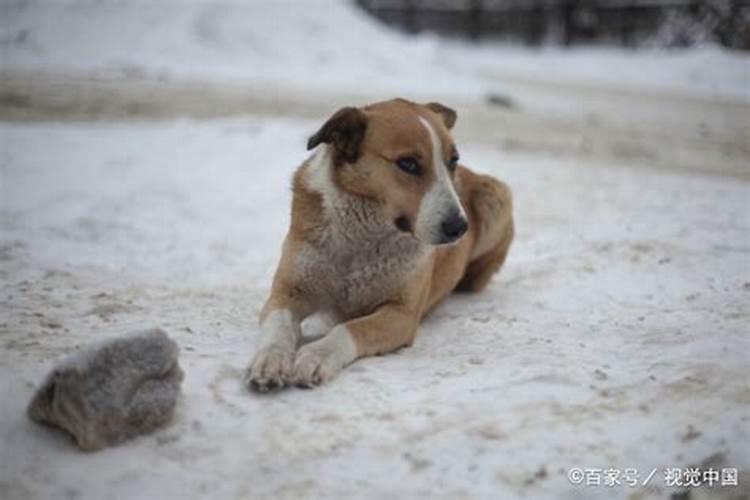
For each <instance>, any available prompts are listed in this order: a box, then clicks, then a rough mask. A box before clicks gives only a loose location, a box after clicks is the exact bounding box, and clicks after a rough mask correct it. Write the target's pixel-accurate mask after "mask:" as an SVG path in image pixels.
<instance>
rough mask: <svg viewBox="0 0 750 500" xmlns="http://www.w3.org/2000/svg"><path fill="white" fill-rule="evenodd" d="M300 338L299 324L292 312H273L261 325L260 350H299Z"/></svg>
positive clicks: (286, 310)
mask: <svg viewBox="0 0 750 500" xmlns="http://www.w3.org/2000/svg"><path fill="white" fill-rule="evenodd" d="M299 338H300V328H299V324H298V323H297V322H296V321H295V320H294V317H293V316H292V313H291V311H289V310H288V309H278V310H276V311H271V313H270V314H269V315H268V316H266V318H265V320H264V321H263V323H261V325H260V335H259V336H258V350H259V351H260V350H262V349H266V348H269V347H281V348H285V349H290V350H294V349H296V348H297V343H298V341H299Z"/></svg>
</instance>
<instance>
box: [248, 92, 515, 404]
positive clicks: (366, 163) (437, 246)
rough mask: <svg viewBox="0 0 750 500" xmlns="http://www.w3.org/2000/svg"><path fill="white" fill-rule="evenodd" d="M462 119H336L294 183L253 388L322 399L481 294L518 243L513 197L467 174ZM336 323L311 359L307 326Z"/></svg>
mask: <svg viewBox="0 0 750 500" xmlns="http://www.w3.org/2000/svg"><path fill="white" fill-rule="evenodd" d="M455 122H456V112H455V111H454V110H452V109H450V108H448V107H447V106H444V105H442V104H439V103H435V102H431V103H428V104H424V105H423V104H417V103H414V102H410V101H407V100H405V99H393V100H389V101H383V102H378V103H375V104H371V105H368V106H364V107H362V108H356V107H345V108H342V109H340V110H339V111H337V112H336V113H335V114H334V115H333V116H332V117H331V118H330V119H329V120H328V121H326V122H325V123H324V124H323V126H322V127H321V128H320V129H319V130H318V131H317V132H316V133H315V134H314V135H313V136H312V137H310V140H309V141H308V143H307V149H308V150H312V149H315V151H314V152H313V154H312V156H310V157H309V158H308V159H307V160H306V161H305V162H304V163H303V164H302V165H301V166H300V167H299V168H298V169H297V171H296V173H295V174H294V178H293V184H292V189H293V198H292V214H291V224H290V228H289V232H288V234H287V236H286V239H285V241H284V244H283V249H282V255H281V261H280V263H279V266H278V268H277V270H276V274H275V276H274V278H273V285H272V288H271V294H270V297H269V298H268V300H267V302H266V303H265V305H264V307H263V308H262V310H261V313H260V335H259V340H258V348H257V351H256V354H255V357H254V358H253V360H252V362H251V363H250V366H249V368H248V369H247V371H246V374H245V377H244V379H245V383H246V384H247V385H248V386H249V387H250V388H251V389H254V390H256V391H260V392H266V391H272V390H276V389H280V388H282V387H284V386H286V385H298V386H301V387H314V386H317V385H319V384H321V383H323V382H326V381H328V380H330V379H331V378H333V377H334V376H335V375H336V374H337V373H338V372H339V371H340V370H341V369H342V368H343V367H345V366H346V365H348V364H350V363H352V362H353V361H354V360H356V359H358V358H362V357H366V356H373V355H377V354H385V353H389V352H392V351H395V350H397V349H399V348H401V347H404V346H409V345H411V344H412V342H413V341H414V339H415V337H416V335H417V328H418V326H419V323H420V320H421V319H422V318H423V317H424V316H425V315H426V314H427V313H428V312H429V311H430V310H431V309H433V308H434V307H435V306H436V305H437V304H438V303H439V302H440V301H441V300H442V299H444V298H445V297H446V296H447V295H448V294H450V293H451V292H452V291H453V290H460V291H479V290H481V289H483V288H484V287H485V286H486V285H487V282H488V281H489V279H490V277H491V276H492V275H493V274H494V273H495V272H496V271H497V270H498V269H499V268H500V267H501V266H502V264H503V262H504V261H505V258H506V255H507V254H508V250H509V248H510V245H511V242H512V240H513V234H514V226H513V216H512V212H513V207H512V204H513V199H512V193H511V190H510V189H509V188H508V186H507V185H506V184H504V183H502V182H500V181H498V180H496V179H494V178H492V177H490V176H486V175H479V174H476V173H474V172H472V171H471V170H469V169H468V168H466V167H464V166H462V165H459V163H458V162H459V156H458V150H457V149H456V146H455V144H454V142H453V139H452V137H451V134H450V130H451V129H452V128H453V125H454V124H455ZM314 314H325V315H328V316H329V317H330V318H332V319H333V324H334V325H335V326H333V328H332V329H331V330H330V331H329V332H328V333H327V334H326V335H325V336H323V337H322V338H320V339H319V340H315V341H313V342H310V343H308V344H306V345H304V346H302V347H299V344H300V340H301V322H302V321H303V320H304V319H306V318H307V317H309V316H311V315H314Z"/></svg>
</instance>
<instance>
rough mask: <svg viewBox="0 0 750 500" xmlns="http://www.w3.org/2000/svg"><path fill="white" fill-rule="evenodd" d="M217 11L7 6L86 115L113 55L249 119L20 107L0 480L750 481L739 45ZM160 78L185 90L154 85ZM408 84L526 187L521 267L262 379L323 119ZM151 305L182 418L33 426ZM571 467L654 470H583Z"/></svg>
mask: <svg viewBox="0 0 750 500" xmlns="http://www.w3.org/2000/svg"><path fill="white" fill-rule="evenodd" d="M216 5H218V6H219V7H216ZM216 5H214V4H210V3H209V2H205V1H200V2H197V1H190V2H187V1H186V2H174V1H171V2H158V3H151V2H148V3H147V2H135V1H131V2H123V1H105V2H93V1H92V2H88V1H84V0H76V1H75V2H73V1H66V2H59V3H52V2H41V1H37V2H32V1H29V2H6V3H4V4H3V5H2V6H0V14H1V15H0V27H1V28H0V29H1V31H0V44H2V49H3V61H4V63H3V71H4V73H3V74H4V76H7V77H9V78H8V81H10V80H11V78H10V77H13V78H16V77H17V75H19V74H24V72H26V73H25V74H27V75H28V74H33V73H34V72H41V73H38V74H42V73H43V74H44V75H45V78H43V79H40V80H38V81H35V82H30V83H34V84H35V85H38V87H35V88H36V89H39V90H38V93H39V94H43V93H44V92H53V91H54V89H55V87H54V85H52V86H50V82H53V83H54V82H56V81H59V80H55V79H54V78H57V77H60V78H63V76H64V78H66V79H67V80H65V81H67V82H73V83H72V84H70V85H71V86H70V87H66V88H73V87H75V86H78V87H77V88H79V89H80V88H83V89H86V92H83V91H81V92H80V93H79V94H75V99H79V100H72V99H73V98H72V97H71V96H73V95H74V94H73V93H64V92H63V93H61V94H57V95H53V96H52V98H53V99H56V100H57V101H56V102H61V101H65V100H66V99H67V107H65V106H63V107H62V108H60V109H64V110H65V113H68V112H69V113H70V114H71V116H78V115H76V109H73V108H75V107H76V106H82V105H83V104H81V103H84V104H85V103H86V102H87V101H86V99H88V100H89V101H91V103H89V104H90V105H91V106H92V107H94V106H97V105H100V104H101V103H99V102H94V101H96V100H97V99H98V97H97V96H98V94H95V93H93V94H92V93H89V90H91V87H86V86H85V84H84V83H82V82H85V81H86V79H88V78H90V77H91V75H95V76H96V78H101V75H102V74H105V73H106V74H108V75H110V76H109V77H108V78H110V80H108V81H109V82H112V85H113V86H115V87H116V88H118V89H120V90H118V92H120V91H121V92H123V93H126V94H128V95H129V96H131V97H132V95H137V98H138V99H146V97H147V96H148V95H150V96H151V100H150V101H149V100H148V99H146V100H145V101H144V102H148V103H150V104H154V105H157V106H158V104H159V103H162V102H165V101H168V100H169V99H170V94H171V93H172V92H171V91H172V90H174V91H175V93H179V92H186V91H185V87H183V86H181V84H179V83H175V82H178V81H179V80H181V79H188V80H190V79H193V80H199V81H202V82H204V83H202V84H201V85H205V87H199V88H198V90H195V89H194V90H193V91H192V92H193V93H192V94H191V93H190V92H186V93H184V94H180V95H181V97H180V98H179V99H175V100H174V109H176V110H178V109H183V108H181V106H184V107H186V108H189V106H191V105H192V104H191V103H190V101H192V100H193V99H194V98H195V97H196V96H197V95H202V96H203V98H204V99H205V100H206V101H207V104H205V106H208V107H211V105H212V104H216V105H217V107H220V106H219V102H220V101H221V99H225V100H224V101H221V103H223V104H221V106H225V107H226V108H227V109H229V108H231V107H232V103H234V104H237V106H239V107H240V108H241V109H242V115H243V116H241V117H236V116H235V117H234V118H227V117H226V116H228V115H236V114H238V113H230V112H229V111H226V112H224V111H222V112H217V113H215V114H216V115H219V116H224V117H222V118H214V119H210V120H207V119H198V118H190V119H186V118H179V117H178V116H179V115H180V114H181V113H179V112H176V111H170V112H168V113H167V112H163V113H161V115H160V116H159V120H153V121H147V120H146V119H145V118H144V116H146V115H148V113H147V112H146V113H144V112H143V110H142V109H141V108H136V109H131V110H130V111H129V114H128V120H127V121H122V120H118V121H116V122H115V121H107V117H108V114H107V113H108V112H109V111H106V110H105V112H102V113H100V114H99V115H97V117H98V118H99V119H100V121H98V122H69V121H65V120H63V119H62V118H64V116H65V113H62V114H61V113H60V112H58V113H53V114H50V116H54V117H56V120H55V121H45V120H44V116H45V115H44V113H48V112H49V109H46V108H45V109H41V111H39V110H37V114H36V115H34V116H33V117H34V118H35V119H37V120H41V121H40V122H37V123H19V122H10V121H8V122H5V123H3V124H2V125H0V353H1V354H0V401H2V405H0V443H1V444H0V498H2V499H6V498H8V499H13V500H15V499H48V498H83V499H99V498H113V499H135V498H274V499H275V498H294V499H297V498H321V497H328V498H351V497H364V498H382V497H384V496H391V497H394V498H414V497H427V498H533V499H545V498H550V499H556V498H564V499H579V498H581V499H589V498H591V499H594V498H597V499H598V498H601V499H610V498H632V499H657V498H658V499H665V498H669V496H670V494H671V493H673V492H674V491H676V490H675V489H673V488H667V487H665V481H664V469H665V468H667V467H681V468H685V467H688V466H691V465H695V466H703V467H704V468H706V467H714V468H719V469H720V468H722V467H737V468H739V469H740V471H741V477H740V486H739V487H737V488H723V489H722V488H717V487H714V488H713V489H703V490H693V491H692V494H691V497H690V498H691V499H692V500H694V499H697V498H741V496H742V495H748V494H750V493H749V492H748V484H749V483H750V477H748V475H747V471H748V470H750V469H749V468H750V451H748V450H750V379H749V378H748V375H747V366H748V365H750V338H749V337H748V325H749V321H748V320H749V319H750V306H748V304H750V300H749V299H750V201H748V200H750V172H749V171H748V165H750V149H748V148H749V146H748V144H750V124H749V123H748V120H747V118H746V117H747V116H748V115H747V114H745V112H744V111H745V110H746V109H747V108H748V106H750V104H749V103H748V99H747V96H748V95H749V94H750V91H749V90H748V84H747V82H748V79H747V78H748V61H749V59H748V57H747V56H742V55H738V54H726V53H723V52H719V51H718V50H715V49H701V50H697V51H692V52H687V53H682V54H680V53H674V54H672V53H649V54H640V53H634V54H625V53H620V52H618V51H608V52H606V51H598V52H597V51H592V50H589V51H575V52H573V53H557V52H556V51H554V50H548V51H545V52H544V53H541V54H540V53H534V52H529V51H524V50H521V49H508V48H505V49H498V48H495V49H494V50H495V51H494V52H493V49H492V48H489V47H485V48H482V49H481V50H479V51H477V50H474V49H472V48H470V47H466V46H464V45H462V44H456V43H448V42H440V41H437V40H436V39H434V38H432V37H424V38H420V39H417V40H411V39H406V38H404V37H402V36H400V35H395V34H392V33H390V32H387V31H385V30H384V29H383V28H381V27H380V26H378V25H377V24H375V23H374V22H372V21H369V20H367V19H366V18H364V17H362V16H361V15H358V14H356V13H355V12H356V11H355V10H353V8H351V7H350V6H347V5H344V4H342V3H339V2H333V1H331V2H326V3H325V4H323V6H321V4H320V3H317V2H316V3H313V2H302V1H300V2H289V1H285V2H269V3H259V2H252V3H250V2H248V3H239V2H219V3H217V4H216ZM259 20H262V22H261V21H259ZM24 33H25V34H24ZM493 54H502V55H503V56H502V57H498V58H497V60H496V61H495V60H493V57H494V56H493ZM655 59H656V60H661V61H662V63H661V64H656V63H653V62H649V61H653V60H655ZM566 61H568V62H570V64H566ZM575 61H577V62H575ZM675 61H679V62H675ZM691 61H693V62H691ZM680 67H683V68H685V69H684V70H680V69H679V68H680ZM540 68H541V69H544V68H548V69H549V71H550V73H551V74H549V75H547V74H545V72H544V71H540ZM576 68H578V69H576ZM597 68H599V69H597ZM638 68H649V69H648V71H645V70H644V71H642V72H640V73H639V71H638ZM14 75H16V76H14ZM55 75H57V76H55ZM60 75H63V76H60ZM134 75H135V77H134ZM139 75H147V76H148V78H149V79H151V78H153V79H154V81H162V82H164V84H165V87H163V89H166V90H163V91H159V92H156V91H154V92H153V93H152V94H149V93H148V92H141V91H140V90H138V92H135V91H133V89H134V88H136V87H137V85H138V84H139V83H138V81H135V80H138V78H140V76H139ZM690 75H693V77H694V78H691V77H690ZM133 78H135V80H133ZM159 78H161V80H159ZM561 79H562V80H564V81H562V82H561V81H560V80H561ZM22 80H23V78H21V79H20V80H18V81H22ZM170 82H171V83H170ZM696 82H698V83H696ZM706 82H708V83H706ZM5 84H6V83H3V82H0V85H5ZM243 85H247V86H248V87H249V88H251V89H252V91H251V92H250V93H249V94H248V93H242V92H239V93H237V94H236V95H235V94H232V97H231V98H226V97H225V96H226V95H227V88H231V89H232V92H236V89H238V88H241V87H242V86H243ZM228 86H231V87H228ZM113 88H114V87H113ZM138 88H139V89H140V87H138ZM149 88H151V87H149ZM204 88H205V89H207V90H206V91H203V90H201V89H204ZM58 90H59V87H58ZM178 91H179V92H178ZM35 92H37V91H36V90H35ZM488 92H489V93H493V92H499V93H501V94H504V95H508V96H510V97H511V98H512V99H513V101H514V102H515V103H516V105H515V107H514V108H513V109H510V110H507V109H495V108H488V107H487V106H486V105H485V104H484V96H485V95H486V94H487V93H488ZM383 93H386V94H385V95H383ZM394 93H398V94H405V95H410V96H413V97H417V98H420V99H424V100H427V99H430V98H432V97H433V96H438V97H439V98H440V99H450V100H449V101H447V102H446V104H453V105H454V106H456V107H457V108H458V111H459V122H458V125H457V130H456V137H457V138H458V139H459V146H460V150H461V154H462V158H463V159H464V160H465V162H466V163H467V164H468V165H470V166H472V167H474V168H476V169H477V170H480V171H483V172H489V173H492V174H494V175H496V176H498V177H500V178H502V179H504V180H506V181H507V182H508V183H509V184H510V185H511V186H512V188H513V190H514V193H515V199H516V219H517V227H518V234H517V239H516V241H515V243H514V246H513V247H512V250H511V254H510V257H509V259H508V262H507V264H506V266H505V268H504V269H503V271H502V272H501V274H500V275H498V276H497V277H496V279H495V280H494V281H493V282H492V284H491V286H490V287H489V288H488V290H486V291H485V292H483V293H481V294H477V295H461V296H455V297H452V298H451V299H450V300H448V301H447V302H446V303H445V304H444V305H443V306H442V307H440V308H439V309H437V310H436V311H435V313H434V314H432V315H431V316H430V318H429V319H428V320H427V321H426V322H425V323H424V324H423V326H422V329H421V334H420V336H419V337H418V339H417V341H416V343H415V345H414V346H413V347H412V348H409V349H404V350H402V351H400V352H398V353H397V354H393V355H389V356H384V357H378V358H371V359H366V360H361V361H358V362H356V363H355V364H354V365H352V366H351V367H349V368H348V369H346V370H344V371H343V372H342V373H341V374H340V375H339V376H338V377H337V378H336V379H334V380H333V381H332V382H331V383H330V384H328V385H326V386H323V387H321V388H318V389H315V390H300V389H290V390H287V391H284V392H282V393H280V394H277V395H272V396H258V395H255V394H251V393H249V392H247V391H246V390H245V388H243V387H242V385H241V383H240V376H241V373H242V371H243V369H244V368H245V366H246V364H247V362H248V361H249V359H250V358H251V356H252V353H253V349H254V336H255V334H256V332H257V328H256V316H257V312H258V309H259V308H260V306H261V305H262V302H263V300H264V298H265V295H266V293H267V291H268V286H269V284H270V278H271V275H272V273H273V270H274V266H275V264H276V261H277V259H278V252H279V246H280V242H281V239H282V238H283V236H284V233H285V230H286V225H287V223H288V216H289V200H290V192H289V182H290V176H291V173H292V171H293V169H294V168H295V167H296V166H297V165H298V164H299V163H300V161H302V160H303V159H304V158H305V155H306V152H305V151H304V144H305V141H306V139H307V137H308V136H309V135H310V134H311V133H312V132H313V131H314V130H315V129H316V128H317V127H318V126H319V124H320V123H321V121H322V120H323V119H324V118H325V117H326V115H327V114H330V113H331V112H332V111H334V110H335V109H336V108H337V107H339V106H342V105H346V104H356V103H357V102H360V101H351V100H350V99H364V98H370V97H375V96H378V97H390V96H391V95H393V94H394ZM35 95H37V94H35ZM107 95H109V96H114V97H113V99H115V98H116V97H117V94H116V93H111V94H107ZM119 95H121V94H119ZM268 95H272V96H274V99H277V101H275V103H274V104H268V103H267V102H266V101H265V98H266V96H268ZM321 96H323V98H321ZM2 102H3V104H2V105H0V110H2V109H3V106H5V110H6V111H7V109H8V107H10V106H14V105H16V104H18V99H9V98H7V94H6V99H4V100H3V101H2ZM71 102H72V103H73V104H71ZM122 102H125V101H124V100H123V101H122ZM102 106H103V107H104V108H106V109H109V108H107V107H106V103H105V104H104V105H102ZM17 111H18V110H15V111H14V112H17ZM254 112H255V113H257V114H253V113H254ZM184 114H185V115H187V116H193V117H196V116H201V113H198V112H194V113H191V112H186V113H184ZM205 114H210V113H205ZM83 115H85V113H84V114H83ZM3 116H8V115H7V114H5V115H3ZM14 116H15V115H14ZM19 116H22V117H23V116H24V115H23V114H21V115H19ZM150 326H161V327H163V328H164V329H165V330H167V331H168V332H169V333H170V335H172V336H173V338H175V340H177V342H178V343H179V344H180V345H181V347H182V356H181V363H182V366H183V368H184V369H185V372H186V378H185V382H184V385H183V393H184V394H183V396H182V397H181V399H180V402H179V405H178V409H177V414H176V418H175V422H174V423H173V425H171V426H170V427H168V428H166V429H164V430H162V431H160V432H157V433H155V434H153V435H149V436H144V437H141V438H138V439H136V440H135V441H133V442H130V443H127V444H125V445H123V446H120V447H117V448H113V449H108V450H104V451H101V452H97V453H93V454H82V453H80V452H78V451H76V450H75V449H74V448H73V447H72V446H71V444H70V441H69V440H68V439H67V438H66V437H65V436H63V435H61V434H58V433H54V432H51V431H50V430H48V429H45V428H41V427H38V426H37V425H35V424H32V423H31V422H30V421H29V420H28V419H27V418H26V416H25V414H24V410H25V405H26V403H27V402H28V400H29V398H30V397H31V394H32V392H33V388H34V386H35V384H36V383H38V382H39V381H40V380H41V378H42V376H43V375H44V374H45V372H46V370H48V369H49V367H50V366H52V364H53V363H54V361H55V360H56V359H58V358H59V356H61V355H63V354H65V353H67V352H71V351H73V350H75V349H76V348H77V347H78V346H80V345H83V344H86V343H89V342H91V341H93V340H95V339H97V338H102V337H109V336H114V335H117V334H120V333H124V332H127V331H130V330H134V329H140V328H145V327H150ZM308 326H309V327H310V330H311V331H314V330H316V326H319V325H315V324H312V325H308ZM573 467H580V468H584V469H585V468H602V469H607V468H615V469H619V470H621V471H624V470H625V469H626V468H635V469H637V470H638V472H639V474H640V478H639V479H640V482H643V481H645V480H646V478H647V477H648V475H649V474H650V473H651V471H653V470H654V468H656V469H657V472H656V474H655V476H654V477H653V478H652V479H651V480H650V481H649V484H648V485H646V486H642V485H641V486H637V487H630V486H627V485H626V484H623V485H621V486H617V487H614V488H608V487H606V486H588V487H587V486H585V485H574V484H571V482H570V481H569V479H568V472H569V470H570V469H571V468H573Z"/></svg>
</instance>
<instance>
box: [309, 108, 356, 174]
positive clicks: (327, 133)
mask: <svg viewBox="0 0 750 500" xmlns="http://www.w3.org/2000/svg"><path fill="white" fill-rule="evenodd" d="M366 130H367V116H366V115H365V113H364V111H362V110H360V109H357V108H352V107H346V108H341V109H340V110H338V111H336V113H334V115H333V116H332V117H330V118H329V119H328V121H327V122H325V123H324V124H323V126H322V127H320V130H318V131H317V132H315V133H314V134H313V135H312V137H310V140H308V141H307V149H308V150H310V149H312V148H314V147H315V146H317V145H318V144H321V143H323V144H332V145H333V147H334V149H335V151H336V156H335V160H344V161H346V162H347V163H354V162H355V161H357V160H358V159H359V156H360V154H361V147H362V141H363V140H364V138H365V131H366ZM336 163H338V161H336Z"/></svg>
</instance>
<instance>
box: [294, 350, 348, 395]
mask: <svg viewBox="0 0 750 500" xmlns="http://www.w3.org/2000/svg"><path fill="white" fill-rule="evenodd" d="M307 347H309V346H305V347H303V348H302V349H300V350H299V352H298V353H297V359H296V360H295V361H294V375H293V376H292V380H294V383H295V384H297V385H299V386H302V387H315V386H316V385H320V384H322V383H323V382H327V381H329V380H331V379H332V378H333V377H334V376H335V375H336V374H337V373H338V372H339V371H340V370H341V368H342V366H341V363H337V362H336V360H335V358H334V357H333V356H330V355H328V356H326V355H325V354H323V353H320V352H317V351H316V350H315V349H307Z"/></svg>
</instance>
